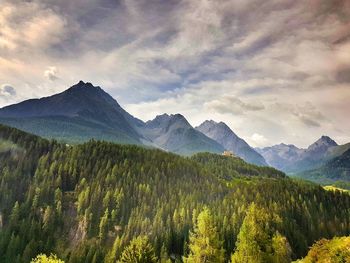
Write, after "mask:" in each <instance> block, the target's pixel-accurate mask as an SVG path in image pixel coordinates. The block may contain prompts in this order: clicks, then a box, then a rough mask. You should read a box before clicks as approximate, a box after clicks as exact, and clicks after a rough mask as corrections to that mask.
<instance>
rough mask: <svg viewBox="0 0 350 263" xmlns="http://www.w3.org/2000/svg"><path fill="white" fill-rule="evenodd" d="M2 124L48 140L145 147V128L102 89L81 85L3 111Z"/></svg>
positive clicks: (0, 110) (5, 108)
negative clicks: (140, 130) (90, 141)
mask: <svg viewBox="0 0 350 263" xmlns="http://www.w3.org/2000/svg"><path fill="white" fill-rule="evenodd" d="M0 122H1V123H4V124H8V125H11V126H13V127H17V128H20V129H22V130H24V131H28V132H31V133H34V134H37V135H41V136H43V137H46V138H55V139H58V140H64V141H68V142H83V141H87V140H89V139H90V138H95V139H101V140H109V141H117V142H120V143H134V144H141V140H142V135H140V133H139V132H137V131H136V127H137V126H138V125H140V123H141V124H142V122H141V121H140V120H137V119H136V118H134V117H133V116H131V115H130V114H129V113H127V112H126V111H125V110H124V109H123V108H122V107H120V105H119V104H118V103H117V102H116V101H115V100H114V99H113V98H112V97H111V96H110V95H108V94H107V93H106V92H104V91H103V90H102V89H101V88H100V87H95V86H93V85H92V84H91V83H85V82H83V81H80V82H79V83H78V84H76V85H74V86H72V87H71V88H69V89H68V90H66V91H64V92H62V93H59V94H56V95H53V96H50V97H45V98H41V99H31V100H27V101H24V102H21V103H18V104H14V105H11V106H7V107H4V108H2V109H0Z"/></svg>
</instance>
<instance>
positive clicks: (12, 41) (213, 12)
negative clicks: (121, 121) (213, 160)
mask: <svg viewBox="0 0 350 263" xmlns="http://www.w3.org/2000/svg"><path fill="white" fill-rule="evenodd" d="M257 7H258V8H257ZM0 25H1V27H0V81H1V82H2V83H11V84H12V85H13V86H15V87H16V91H17V95H16V96H15V97H13V100H11V102H18V101H19V100H23V99H28V98H32V97H40V96H46V95H50V94H53V93H56V92H60V91H62V90H64V89H66V88H68V87H69V86H71V85H72V84H74V83H75V82H77V81H78V80H80V79H83V80H86V81H90V82H93V83H94V84H96V85H99V86H101V87H103V88H104V89H105V90H106V91H108V92H109V93H111V95H113V96H114V97H115V98H116V99H118V101H119V102H120V103H121V104H122V105H124V106H125V107H126V108H127V109H128V110H130V111H131V112H132V113H133V114H135V115H136V116H137V117H139V118H141V119H145V120H146V119H149V118H153V117H154V115H156V114H160V113H163V112H164V111H169V112H171V113H177V112H179V113H182V114H184V115H185V116H187V117H188V118H189V119H190V121H191V122H192V123H196V124H199V123H200V122H201V121H203V120H204V119H208V118H209V117H210V118H212V119H222V120H224V121H225V122H227V123H228V124H229V125H230V126H231V127H232V128H233V129H234V130H235V131H237V132H238V133H239V134H240V135H241V136H242V137H244V138H245V139H247V140H248V141H250V142H252V143H254V141H253V140H252V139H251V137H252V134H255V133H256V134H260V135H263V136H264V137H266V138H268V142H266V143H279V142H280V141H282V140H283V141H285V142H287V143H295V144H299V145H301V146H305V145H307V144H309V142H310V140H311V139H312V138H310V136H309V134H310V131H312V134H313V135H315V136H316V135H317V136H318V135H319V134H325V133H327V134H330V135H331V134H333V135H334V136H335V137H337V136H338V138H341V140H342V141H343V142H345V141H346V139H345V137H346V136H344V134H341V133H340V132H339V133H338V132H336V129H335V127H339V126H341V127H342V130H343V133H347V134H350V123H345V122H344V121H343V120H344V119H346V118H347V117H348V116H347V115H348V114H347V112H349V111H350V108H349V103H348V101H349V99H350V87H349V85H350V82H349V78H348V75H349V74H348V72H349V69H350V57H349V54H350V39H349V28H350V3H349V1H347V0H339V1H332V0H325V1H323V0H322V1H321V0H315V1H303V0H296V1H290V0H276V1H260V0H247V1H236V0H218V1H213V0H182V1H174V0H169V1H159V0H154V1H149V0H127V1H126V0H122V1H114V0H103V1H84V0H76V1H68V0H62V1H52V0H40V1H21V0H4V1H2V4H1V7H0ZM48 65H54V67H53V66H52V67H48ZM43 69H44V73H43ZM58 69H59V72H58ZM58 73H59V74H58ZM53 81H54V84H53ZM8 102H9V100H7V101H5V100H0V104H2V105H4V104H7V103H8ZM308 102H312V106H310V105H309V106H307V104H308ZM335 139H337V138H335ZM348 140H349V141H350V137H348Z"/></svg>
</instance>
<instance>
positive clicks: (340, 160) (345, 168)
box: [297, 149, 350, 184]
mask: <svg viewBox="0 0 350 263" xmlns="http://www.w3.org/2000/svg"><path fill="white" fill-rule="evenodd" d="M297 176H298V177H302V178H303V179H308V180H311V181H315V182H318V183H323V184H330V183H333V182H335V181H343V182H350V149H349V150H347V151H345V152H344V153H343V154H342V155H340V156H338V157H335V158H333V159H332V160H330V161H328V162H326V163H325V164H324V165H322V166H321V167H319V168H317V169H313V170H309V171H304V172H302V173H299V174H297Z"/></svg>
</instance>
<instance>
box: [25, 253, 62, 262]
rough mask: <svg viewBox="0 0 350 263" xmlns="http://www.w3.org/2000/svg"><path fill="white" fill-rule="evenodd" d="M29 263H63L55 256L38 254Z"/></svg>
mask: <svg viewBox="0 0 350 263" xmlns="http://www.w3.org/2000/svg"><path fill="white" fill-rule="evenodd" d="M31 263H64V261H63V260H60V259H58V258H57V256H56V255H53V254H51V255H50V256H46V255H44V254H40V255H38V256H37V257H36V258H34V259H32V261H31Z"/></svg>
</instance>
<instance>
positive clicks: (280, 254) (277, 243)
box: [272, 232, 292, 263]
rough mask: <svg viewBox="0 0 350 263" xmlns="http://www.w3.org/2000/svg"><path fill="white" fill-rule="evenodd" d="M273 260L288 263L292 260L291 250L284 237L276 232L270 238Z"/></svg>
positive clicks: (278, 262) (277, 262) (276, 262)
mask: <svg viewBox="0 0 350 263" xmlns="http://www.w3.org/2000/svg"><path fill="white" fill-rule="evenodd" d="M272 249H273V256H272V258H273V260H272V261H273V262H274V263H289V262H291V261H292V259H291V253H292V250H291V248H290V245H289V243H288V240H287V238H286V237H284V236H282V235H281V234H280V233H278V232H276V233H275V235H274V236H273V238H272Z"/></svg>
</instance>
